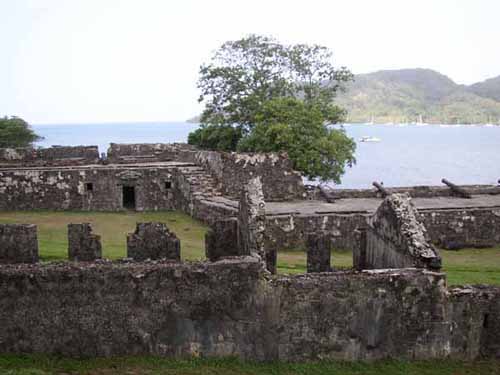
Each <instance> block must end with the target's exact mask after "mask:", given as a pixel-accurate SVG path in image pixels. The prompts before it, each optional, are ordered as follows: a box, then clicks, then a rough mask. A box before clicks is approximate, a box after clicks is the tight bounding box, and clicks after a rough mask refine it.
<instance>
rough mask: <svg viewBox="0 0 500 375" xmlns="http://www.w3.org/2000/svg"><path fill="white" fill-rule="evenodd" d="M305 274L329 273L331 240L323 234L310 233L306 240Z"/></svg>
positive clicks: (330, 268) (330, 269)
mask: <svg viewBox="0 0 500 375" xmlns="http://www.w3.org/2000/svg"><path fill="white" fill-rule="evenodd" d="M306 246H307V272H331V271H332V267H331V266H330V258H331V253H330V250H331V239H330V236H327V235H324V234H317V233H312V234H308V235H307V238H306Z"/></svg>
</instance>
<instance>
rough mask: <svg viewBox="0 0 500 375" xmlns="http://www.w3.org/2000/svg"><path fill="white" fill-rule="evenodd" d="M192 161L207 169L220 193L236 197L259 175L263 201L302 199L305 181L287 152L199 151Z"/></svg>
mask: <svg viewBox="0 0 500 375" xmlns="http://www.w3.org/2000/svg"><path fill="white" fill-rule="evenodd" d="M195 162H196V163H197V164H199V165H201V166H203V167H204V168H205V169H207V170H209V171H210V172H211V173H212V174H213V175H214V177H215V178H216V179H217V181H218V182H219V187H220V189H221V191H222V193H223V194H225V195H228V196H231V197H238V196H239V194H240V191H241V190H242V189H243V188H244V186H245V184H246V183H247V181H248V180H249V179H250V178H252V177H255V176H260V177H261V179H262V185H263V189H264V198H265V199H266V201H280V200H290V199H303V198H304V196H305V190H304V184H303V183H302V177H301V176H300V173H298V172H296V171H294V170H293V168H292V162H291V160H290V159H289V158H288V157H287V156H286V154H275V153H268V154H242V153H226V152H215V151H199V152H197V153H196V154H195Z"/></svg>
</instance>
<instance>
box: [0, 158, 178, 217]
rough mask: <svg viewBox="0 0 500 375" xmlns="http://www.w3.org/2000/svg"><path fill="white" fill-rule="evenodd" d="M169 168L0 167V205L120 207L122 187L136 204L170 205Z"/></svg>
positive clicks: (21, 207)
mask: <svg viewBox="0 0 500 375" xmlns="http://www.w3.org/2000/svg"><path fill="white" fill-rule="evenodd" d="M172 169H173V167H172V168H169V167H142V168H116V167H113V168H107V167H96V168H86V167H73V168H57V169H56V168H54V169H46V168H44V169H17V170H14V169H3V170H0V210H33V209H53V210H103V211H114V210H121V209H123V208H124V206H123V187H124V186H130V187H133V188H134V191H135V207H136V209H137V210H146V209H147V210H160V209H173V208H174V207H175V203H174V201H175V198H174V192H173V191H174V189H173V187H172V186H171V184H170V185H168V183H169V182H171V180H172Z"/></svg>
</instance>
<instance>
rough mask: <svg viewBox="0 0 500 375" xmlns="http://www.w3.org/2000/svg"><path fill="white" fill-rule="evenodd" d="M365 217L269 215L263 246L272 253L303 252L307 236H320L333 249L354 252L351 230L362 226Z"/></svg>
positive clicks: (342, 215)
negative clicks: (264, 244)
mask: <svg viewBox="0 0 500 375" xmlns="http://www.w3.org/2000/svg"><path fill="white" fill-rule="evenodd" d="M367 217H368V215H365V214H328V215H300V214H299V215H276V216H272V215H269V216H267V217H266V242H267V246H268V247H272V248H275V249H278V250H280V249H293V248H295V249H299V248H300V249H305V239H306V235H307V233H324V234H326V235H329V236H330V237H331V241H332V246H333V247H334V248H337V249H344V250H348V249H354V247H355V246H356V238H355V235H354V234H355V230H356V229H357V228H359V227H364V226H366V221H367Z"/></svg>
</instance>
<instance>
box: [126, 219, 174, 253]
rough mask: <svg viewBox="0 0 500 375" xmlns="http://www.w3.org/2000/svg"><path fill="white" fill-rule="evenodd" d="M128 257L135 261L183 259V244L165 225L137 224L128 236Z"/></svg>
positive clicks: (152, 223) (153, 223)
mask: <svg viewBox="0 0 500 375" xmlns="http://www.w3.org/2000/svg"><path fill="white" fill-rule="evenodd" d="M127 256H128V257H129V258H132V259H134V260H140V261H141V260H146V259H170V260H180V259H181V242H180V240H179V239H178V238H177V236H176V235H175V233H173V232H171V231H170V230H169V229H168V228H167V226H166V225H165V224H163V223H155V222H151V223H137V226H136V229H135V232H134V233H129V235H128V236H127Z"/></svg>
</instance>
